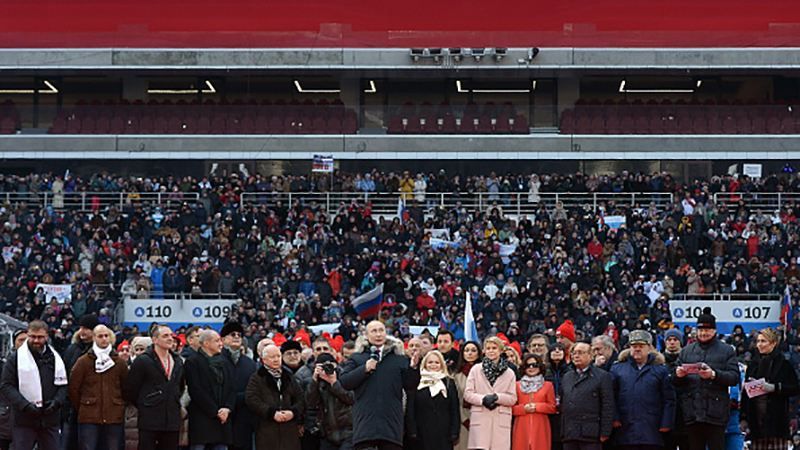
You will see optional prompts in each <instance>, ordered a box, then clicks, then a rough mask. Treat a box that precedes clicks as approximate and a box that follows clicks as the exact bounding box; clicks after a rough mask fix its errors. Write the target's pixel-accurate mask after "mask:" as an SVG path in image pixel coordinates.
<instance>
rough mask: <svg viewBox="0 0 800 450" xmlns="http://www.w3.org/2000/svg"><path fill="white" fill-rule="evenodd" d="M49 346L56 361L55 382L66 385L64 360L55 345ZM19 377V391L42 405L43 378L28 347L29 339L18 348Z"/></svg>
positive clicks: (28, 398) (34, 402)
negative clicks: (54, 347)
mask: <svg viewBox="0 0 800 450" xmlns="http://www.w3.org/2000/svg"><path fill="white" fill-rule="evenodd" d="M47 348H49V349H50V351H51V352H53V357H55V361H56V368H55V374H54V377H53V384H55V385H56V386H66V385H67V369H66V368H65V367H64V361H63V360H62V359H61V356H60V355H59V354H58V353H56V351H55V350H54V349H53V347H50V346H49V345H48V346H47ZM17 379H19V393H20V394H22V396H23V397H25V399H26V400H28V401H29V402H31V403H33V404H34V405H36V406H42V404H43V403H42V400H43V399H42V379H41V377H40V376H39V366H37V365H36V360H35V359H33V353H31V349H30V348H28V341H25V343H24V344H22V346H20V348H19V350H17Z"/></svg>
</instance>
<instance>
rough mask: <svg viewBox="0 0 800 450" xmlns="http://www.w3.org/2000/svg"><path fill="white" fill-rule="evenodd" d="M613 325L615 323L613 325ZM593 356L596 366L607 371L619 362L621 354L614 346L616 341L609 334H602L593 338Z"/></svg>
mask: <svg viewBox="0 0 800 450" xmlns="http://www.w3.org/2000/svg"><path fill="white" fill-rule="evenodd" d="M612 324H613V323H612ZM592 356H594V362H593V363H594V365H595V366H597V367H599V368H601V369H603V370H605V371H606V372H608V371H610V370H611V366H613V365H614V363H615V362H617V359H618V358H619V354H618V353H617V348H616V346H615V345H614V340H613V339H611V337H609V336H608V335H607V334H601V335H600V336H595V337H594V338H592Z"/></svg>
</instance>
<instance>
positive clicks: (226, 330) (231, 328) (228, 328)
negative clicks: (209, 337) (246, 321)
mask: <svg viewBox="0 0 800 450" xmlns="http://www.w3.org/2000/svg"><path fill="white" fill-rule="evenodd" d="M237 332H238V333H239V334H244V328H242V324H240V323H239V322H235V321H230V322H227V323H226V324H225V325H223V326H222V330H220V332H219V337H225V336H227V335H229V334H231V333H237Z"/></svg>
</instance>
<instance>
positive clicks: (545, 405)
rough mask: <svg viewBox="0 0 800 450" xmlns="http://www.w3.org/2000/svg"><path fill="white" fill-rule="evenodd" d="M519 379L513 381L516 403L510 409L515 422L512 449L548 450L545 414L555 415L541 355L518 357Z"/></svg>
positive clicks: (549, 385) (548, 433)
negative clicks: (520, 364)
mask: <svg viewBox="0 0 800 450" xmlns="http://www.w3.org/2000/svg"><path fill="white" fill-rule="evenodd" d="M522 360H523V364H522V374H523V375H522V379H520V381H518V382H517V404H516V405H515V406H514V408H512V411H513V414H514V417H515V421H514V432H513V439H512V449H513V450H528V449H534V448H535V449H541V450H550V444H551V442H552V437H551V435H550V418H549V415H550V414H553V413H555V412H556V395H555V391H554V390H553V383H551V382H549V381H545V378H544V374H545V369H546V367H547V366H546V365H545V363H544V360H543V359H542V357H541V356H538V355H534V354H532V353H528V354H526V355H524V356H523V358H522Z"/></svg>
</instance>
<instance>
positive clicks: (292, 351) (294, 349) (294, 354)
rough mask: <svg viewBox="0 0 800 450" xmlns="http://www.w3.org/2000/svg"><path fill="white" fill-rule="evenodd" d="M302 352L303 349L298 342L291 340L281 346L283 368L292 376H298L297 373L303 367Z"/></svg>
mask: <svg viewBox="0 0 800 450" xmlns="http://www.w3.org/2000/svg"><path fill="white" fill-rule="evenodd" d="M302 351H303V347H302V346H301V345H300V343H299V342H297V341H293V340H289V341H286V342H284V343H283V344H281V355H282V357H283V367H285V368H286V369H287V370H288V371H289V372H291V373H292V375H295V374H297V371H299V370H300V368H301V367H303V358H302V357H301V356H302V355H301V352H302Z"/></svg>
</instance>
